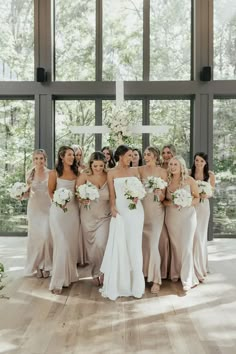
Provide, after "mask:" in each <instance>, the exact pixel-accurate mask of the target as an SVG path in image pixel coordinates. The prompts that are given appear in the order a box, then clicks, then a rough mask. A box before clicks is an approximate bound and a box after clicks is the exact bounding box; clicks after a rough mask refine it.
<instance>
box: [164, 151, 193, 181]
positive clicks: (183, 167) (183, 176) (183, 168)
mask: <svg viewBox="0 0 236 354" xmlns="http://www.w3.org/2000/svg"><path fill="white" fill-rule="evenodd" d="M172 160H177V161H179V163H180V186H183V185H184V184H185V181H186V179H187V178H188V177H189V173H188V169H187V166H186V162H185V160H184V159H183V157H182V156H178V155H176V156H174V157H172V158H171V159H170V161H172ZM170 161H169V164H170ZM172 177H173V175H172V173H171V172H170V168H169V165H168V168H167V181H168V184H169V183H170V182H171V180H172Z"/></svg>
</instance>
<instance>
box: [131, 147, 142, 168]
mask: <svg viewBox="0 0 236 354" xmlns="http://www.w3.org/2000/svg"><path fill="white" fill-rule="evenodd" d="M132 151H137V153H138V155H139V160H138V166H142V165H143V158H142V153H141V151H140V150H139V149H137V148H133V149H132ZM131 166H132V162H131Z"/></svg>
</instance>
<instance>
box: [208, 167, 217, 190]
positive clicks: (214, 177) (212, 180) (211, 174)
mask: <svg viewBox="0 0 236 354" xmlns="http://www.w3.org/2000/svg"><path fill="white" fill-rule="evenodd" d="M209 177H210V185H211V186H212V189H214V188H215V185H216V176H215V174H214V173H213V172H212V171H209Z"/></svg>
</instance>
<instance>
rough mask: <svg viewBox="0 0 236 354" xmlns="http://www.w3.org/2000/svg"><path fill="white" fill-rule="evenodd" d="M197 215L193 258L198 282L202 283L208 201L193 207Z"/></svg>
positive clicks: (204, 268)
mask: <svg viewBox="0 0 236 354" xmlns="http://www.w3.org/2000/svg"><path fill="white" fill-rule="evenodd" d="M195 209H196V214H197V228H196V231H195V235H194V241H193V258H194V269H195V273H196V275H197V277H198V279H199V280H200V281H204V279H205V277H206V275H207V268H208V252H207V233H208V223H209V218H210V205H209V200H208V199H203V201H201V202H200V203H199V204H197V205H196V206H195Z"/></svg>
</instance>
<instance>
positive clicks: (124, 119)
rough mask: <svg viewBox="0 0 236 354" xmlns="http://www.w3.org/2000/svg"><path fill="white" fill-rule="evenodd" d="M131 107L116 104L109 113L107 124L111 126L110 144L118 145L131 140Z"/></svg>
mask: <svg viewBox="0 0 236 354" xmlns="http://www.w3.org/2000/svg"><path fill="white" fill-rule="evenodd" d="M129 113H130V112H129V109H128V107H126V105H124V104H123V105H122V106H115V107H114V108H113V109H112V111H111V113H110V114H109V115H108V122H107V126H108V127H109V128H110V133H109V138H108V141H109V144H110V145H111V146H113V147H116V146H117V145H120V144H129V143H130V142H131V135H132V132H131V131H130V127H129V125H128V124H129Z"/></svg>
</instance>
